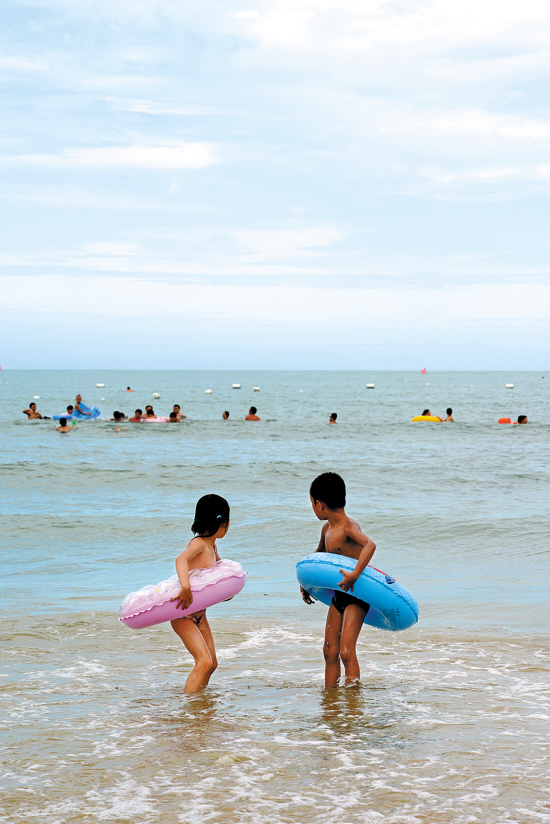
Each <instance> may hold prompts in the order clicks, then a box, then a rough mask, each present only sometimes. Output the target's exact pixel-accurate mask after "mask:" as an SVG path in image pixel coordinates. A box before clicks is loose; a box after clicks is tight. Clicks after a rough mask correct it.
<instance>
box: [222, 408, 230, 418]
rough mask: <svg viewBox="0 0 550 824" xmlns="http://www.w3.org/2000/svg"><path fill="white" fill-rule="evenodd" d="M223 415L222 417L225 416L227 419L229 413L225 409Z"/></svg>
mask: <svg viewBox="0 0 550 824" xmlns="http://www.w3.org/2000/svg"><path fill="white" fill-rule="evenodd" d="M223 414H224V415H227V417H229V412H228V411H227V409H226V410H225V411H224V413H223Z"/></svg>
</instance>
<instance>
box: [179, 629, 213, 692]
mask: <svg viewBox="0 0 550 824" xmlns="http://www.w3.org/2000/svg"><path fill="white" fill-rule="evenodd" d="M203 621H204V618H203ZM170 623H171V624H172V629H173V630H174V632H175V633H176V634H177V635H179V637H180V638H181V640H182V641H183V644H184V646H185V648H186V649H187V650H189V652H190V653H191V655H192V656H193V658H194V659H195V666H194V667H193V669H192V670H191V672H190V673H189V676H188V678H187V681H186V682H185V692H198V691H199V689H200V687H201V684H202V683H203V681H204V679H205V678H209V677H210V674H211V673H212V672H213V671H214V669H215V667H213V666H212V656H211V655H210V650H209V649H208V646H207V644H206V641H205V640H204V638H203V637H202V634H201V633H200V632H199V628H198V627H197V626H196V625H195V623H194V622H193V621H191V620H190V619H189V618H175V619H174V620H173V621H170Z"/></svg>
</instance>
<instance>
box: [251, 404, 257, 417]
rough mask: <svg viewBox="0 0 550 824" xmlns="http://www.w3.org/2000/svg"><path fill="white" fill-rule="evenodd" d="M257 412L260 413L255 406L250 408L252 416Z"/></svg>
mask: <svg viewBox="0 0 550 824" xmlns="http://www.w3.org/2000/svg"><path fill="white" fill-rule="evenodd" d="M257 411H258V410H257V409H256V407H255V406H251V407H250V414H251V415H255V414H256V412H257Z"/></svg>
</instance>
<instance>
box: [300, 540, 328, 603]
mask: <svg viewBox="0 0 550 824" xmlns="http://www.w3.org/2000/svg"><path fill="white" fill-rule="evenodd" d="M327 529H328V524H323V528H322V530H321V537H320V538H319V546H318V547H317V549H316V550H315V552H326V551H327V550H326V546H325V533H326V531H327ZM300 592H301V593H302V600H303V601H304V603H306V604H314V603H315V599H314V598H312V597H311V595H310V594H309V592H306V590H305V589H304V588H303V587H302V586H301V587H300Z"/></svg>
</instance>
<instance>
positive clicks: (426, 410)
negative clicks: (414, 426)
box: [422, 409, 430, 416]
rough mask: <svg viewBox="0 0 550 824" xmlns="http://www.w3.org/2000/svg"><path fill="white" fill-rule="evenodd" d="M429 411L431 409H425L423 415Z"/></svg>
mask: <svg viewBox="0 0 550 824" xmlns="http://www.w3.org/2000/svg"><path fill="white" fill-rule="evenodd" d="M429 411H430V410H429V409H425V410H424V411H423V413H422V416H424V415H427V414H428V412H429Z"/></svg>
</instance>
